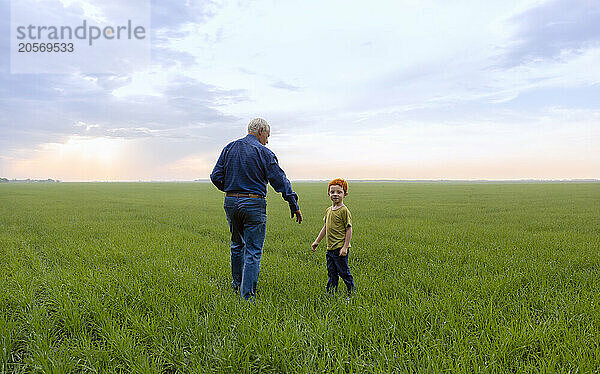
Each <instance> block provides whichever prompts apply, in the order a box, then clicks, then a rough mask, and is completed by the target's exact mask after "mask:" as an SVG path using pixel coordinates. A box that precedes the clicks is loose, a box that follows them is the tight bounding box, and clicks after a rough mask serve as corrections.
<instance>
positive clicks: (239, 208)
mask: <svg viewBox="0 0 600 374" xmlns="http://www.w3.org/2000/svg"><path fill="white" fill-rule="evenodd" d="M270 135H271V128H270V126H269V124H268V123H267V121H265V120H264V119H262V118H255V119H253V120H252V121H250V123H249V124H248V135H247V136H246V137H245V138H241V139H238V140H236V141H233V142H231V143H229V144H228V145H227V146H226V147H225V148H223V151H222V152H221V155H220V156H219V160H218V161H217V164H216V165H215V167H214V169H213V171H212V173H211V174H210V180H211V181H212V182H213V184H214V185H215V186H216V187H217V188H218V189H219V190H221V191H224V192H225V203H224V206H223V207H224V209H225V214H226V215H227V222H229V231H230V232H231V275H232V276H233V288H234V289H235V290H239V292H240V296H242V297H244V298H245V299H246V300H248V299H251V298H252V299H253V298H254V295H255V293H256V284H257V282H258V274H259V272H260V258H261V256H262V247H263V244H264V241H265V232H266V227H267V201H266V199H265V196H266V195H267V183H271V186H273V188H274V189H275V191H277V192H280V193H281V195H282V196H283V198H284V199H285V200H286V201H287V202H288V203H289V205H290V211H291V215H292V218H294V216H295V217H296V222H298V223H301V222H302V213H301V212H300V207H299V206H298V195H296V193H295V192H294V191H293V190H292V185H291V184H290V181H289V180H288V179H287V177H286V176H285V173H284V172H283V170H281V168H280V167H279V164H278V163H277V157H275V154H274V153H273V152H272V151H271V150H270V149H268V148H267V147H265V145H267V143H268V142H269V136H270Z"/></svg>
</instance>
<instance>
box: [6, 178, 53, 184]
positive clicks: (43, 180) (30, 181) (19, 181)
mask: <svg viewBox="0 0 600 374" xmlns="http://www.w3.org/2000/svg"><path fill="white" fill-rule="evenodd" d="M58 182H60V181H59V180H58V179H51V178H48V179H29V178H27V179H8V178H0V183H58Z"/></svg>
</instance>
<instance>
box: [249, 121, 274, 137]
mask: <svg viewBox="0 0 600 374" xmlns="http://www.w3.org/2000/svg"><path fill="white" fill-rule="evenodd" d="M261 131H271V126H269V124H268V123H267V121H265V120H264V119H262V118H255V119H253V120H252V121H250V123H249V124H248V134H254V135H258V133H259V132H261Z"/></svg>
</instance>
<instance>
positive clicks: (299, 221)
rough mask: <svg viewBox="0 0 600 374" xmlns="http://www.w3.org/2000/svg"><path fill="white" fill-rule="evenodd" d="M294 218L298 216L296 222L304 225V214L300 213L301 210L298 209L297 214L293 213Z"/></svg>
mask: <svg viewBox="0 0 600 374" xmlns="http://www.w3.org/2000/svg"><path fill="white" fill-rule="evenodd" d="M294 216H296V222H298V223H302V212H301V211H300V209H298V210H297V211H295V212H292V218H294Z"/></svg>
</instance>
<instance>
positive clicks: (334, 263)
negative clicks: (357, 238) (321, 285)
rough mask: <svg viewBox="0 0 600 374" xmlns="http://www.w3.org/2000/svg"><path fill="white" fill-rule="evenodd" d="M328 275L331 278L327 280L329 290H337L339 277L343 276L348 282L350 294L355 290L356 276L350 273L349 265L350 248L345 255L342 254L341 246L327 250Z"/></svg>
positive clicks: (345, 281) (347, 286)
mask: <svg viewBox="0 0 600 374" xmlns="http://www.w3.org/2000/svg"><path fill="white" fill-rule="evenodd" d="M326 257H327V275H328V276H329V280H328V281H327V292H334V291H337V286H338V281H339V277H341V278H342V280H343V281H344V283H346V288H347V289H348V294H350V293H352V291H353V290H354V278H352V274H350V268H349V267H348V257H350V249H348V253H346V255H345V256H340V248H338V249H334V250H331V251H327V255H326Z"/></svg>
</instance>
